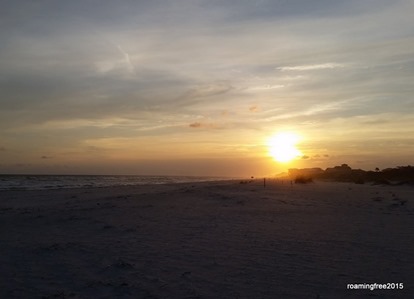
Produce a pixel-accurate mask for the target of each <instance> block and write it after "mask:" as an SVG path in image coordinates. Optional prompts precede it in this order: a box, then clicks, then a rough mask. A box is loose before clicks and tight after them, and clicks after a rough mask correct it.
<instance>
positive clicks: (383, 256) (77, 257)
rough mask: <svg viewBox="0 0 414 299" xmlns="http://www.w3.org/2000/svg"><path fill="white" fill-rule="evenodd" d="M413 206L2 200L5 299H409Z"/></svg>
mask: <svg viewBox="0 0 414 299" xmlns="http://www.w3.org/2000/svg"><path fill="white" fill-rule="evenodd" d="M413 198H414V188H413V187H410V186H379V185H376V186H373V185H370V184H365V185H356V184H348V183H328V182H315V183H312V184H304V185H300V184H293V185H291V184H290V182H288V181H285V182H282V181H277V182H276V181H271V180H268V182H267V186H266V188H263V182H262V181H260V180H258V181H254V182H251V183H245V184H240V181H223V182H206V183H186V184H170V185H146V186H129V187H110V188H89V189H61V190H43V191H42V190H40V191H1V192H0V230H1V233H0V235H1V243H0V261H1V270H0V271H1V277H2V279H1V280H0V298H48V299H51V298H412V295H413V294H414V291H413V287H412V286H413V285H412V281H413V277H414V268H413V265H414V257H413V252H414V233H413V228H414V203H413V202H412V200H413ZM351 283H352V284H354V283H369V284H371V283H403V284H404V288H403V289H402V290H397V289H394V290H378V289H377V290H373V291H370V290H351V289H347V284H351Z"/></svg>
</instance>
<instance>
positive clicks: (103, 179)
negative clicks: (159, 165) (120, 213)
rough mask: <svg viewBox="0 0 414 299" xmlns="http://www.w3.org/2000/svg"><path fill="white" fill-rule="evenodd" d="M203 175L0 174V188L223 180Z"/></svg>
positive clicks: (84, 186)
mask: <svg viewBox="0 0 414 299" xmlns="http://www.w3.org/2000/svg"><path fill="white" fill-rule="evenodd" d="M225 179H229V178H223V177H204V176H153V175H151V176H148V175H0V190H45V189H64V188H96V187H110V186H133V185H146V184H168V183H187V182H203V181H216V180H225Z"/></svg>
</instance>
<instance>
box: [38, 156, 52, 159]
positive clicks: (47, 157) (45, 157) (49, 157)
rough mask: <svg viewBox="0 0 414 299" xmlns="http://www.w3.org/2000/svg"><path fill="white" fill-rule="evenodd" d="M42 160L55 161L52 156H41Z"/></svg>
mask: <svg viewBox="0 0 414 299" xmlns="http://www.w3.org/2000/svg"><path fill="white" fill-rule="evenodd" d="M40 158H41V159H44V160H47V159H53V157H51V156H41V157H40Z"/></svg>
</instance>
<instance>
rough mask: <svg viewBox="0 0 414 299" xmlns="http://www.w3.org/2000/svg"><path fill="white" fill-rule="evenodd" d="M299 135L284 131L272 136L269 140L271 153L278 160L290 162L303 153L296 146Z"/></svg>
mask: <svg viewBox="0 0 414 299" xmlns="http://www.w3.org/2000/svg"><path fill="white" fill-rule="evenodd" d="M298 141H299V136H298V135H296V134H294V133H290V132H283V133H279V134H277V135H275V136H273V137H271V138H270V139H269V141H268V147H269V153H270V155H271V156H272V157H273V159H275V160H276V161H278V162H282V163H286V162H290V161H292V160H293V159H295V158H296V157H299V156H300V155H302V153H301V152H300V151H299V150H298V149H297V148H296V143H297V142H298Z"/></svg>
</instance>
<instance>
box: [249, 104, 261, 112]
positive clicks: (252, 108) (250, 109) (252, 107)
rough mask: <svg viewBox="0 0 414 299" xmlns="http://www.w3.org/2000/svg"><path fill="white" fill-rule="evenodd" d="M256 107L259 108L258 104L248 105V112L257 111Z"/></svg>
mask: <svg viewBox="0 0 414 299" xmlns="http://www.w3.org/2000/svg"><path fill="white" fill-rule="evenodd" d="M258 109H259V107H258V106H256V105H255V106H251V107H249V111H250V112H257V111H258Z"/></svg>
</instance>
